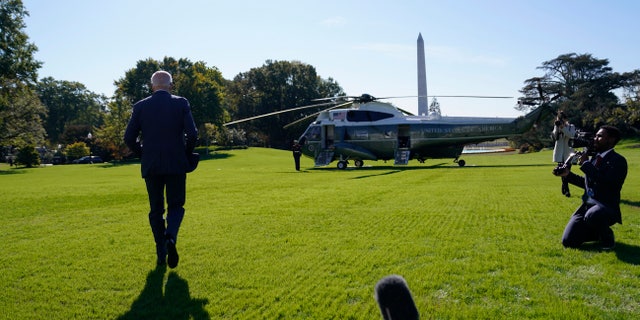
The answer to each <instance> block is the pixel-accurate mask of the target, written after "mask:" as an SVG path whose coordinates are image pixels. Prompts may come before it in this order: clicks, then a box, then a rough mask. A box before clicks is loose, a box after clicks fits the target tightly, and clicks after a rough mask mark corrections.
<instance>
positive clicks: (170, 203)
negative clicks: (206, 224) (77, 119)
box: [124, 71, 198, 268]
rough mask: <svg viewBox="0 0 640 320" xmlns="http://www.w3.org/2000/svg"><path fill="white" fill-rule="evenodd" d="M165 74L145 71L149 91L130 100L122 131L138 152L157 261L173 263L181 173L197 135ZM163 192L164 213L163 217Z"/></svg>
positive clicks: (181, 203) (182, 188) (179, 214)
mask: <svg viewBox="0 0 640 320" xmlns="http://www.w3.org/2000/svg"><path fill="white" fill-rule="evenodd" d="M172 86H173V83H172V78H171V74H169V73H168V72H166V71H157V72H155V73H154V74H153V75H152V76H151V87H152V90H153V95H151V96H149V97H147V98H145V99H142V100H140V101H138V102H137V103H136V104H134V105H133V113H132V114H131V119H130V120H129V124H128V125H127V129H126V131H125V134H124V141H125V143H126V144H127V146H128V147H129V149H130V150H131V151H133V152H134V153H135V154H137V155H140V157H141V172H142V178H144V180H145V183H146V186H147V193H148V195H149V204H150V207H151V210H150V211H149V223H150V225H151V231H152V232H153V238H154V240H155V243H156V254H157V256H158V259H157V263H158V264H159V265H163V264H165V263H168V265H169V267H170V268H175V267H176V266H177V265H178V260H179V257H178V251H177V249H176V241H177V239H178V231H179V230H180V224H181V223H182V218H183V217H184V208H183V206H184V203H185V197H186V176H187V175H186V172H187V171H188V167H189V163H188V161H187V154H191V153H192V152H193V149H194V148H195V144H196V140H197V139H198V131H197V130H196V126H195V123H194V121H193V116H192V115H191V108H190V106H189V101H187V99H185V98H183V97H179V96H174V95H172V94H171V93H170V90H171V88H172ZM165 192H166V201H167V217H166V224H165V219H164V217H163V215H164V212H165V209H164V201H165V200H164V199H165V198H164V195H165Z"/></svg>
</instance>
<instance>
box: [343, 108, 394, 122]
mask: <svg viewBox="0 0 640 320" xmlns="http://www.w3.org/2000/svg"><path fill="white" fill-rule="evenodd" d="M392 117H393V115H392V114H389V113H384V112H378V111H367V110H351V111H349V112H348V113H347V121H350V122H365V121H378V120H382V119H387V118H392Z"/></svg>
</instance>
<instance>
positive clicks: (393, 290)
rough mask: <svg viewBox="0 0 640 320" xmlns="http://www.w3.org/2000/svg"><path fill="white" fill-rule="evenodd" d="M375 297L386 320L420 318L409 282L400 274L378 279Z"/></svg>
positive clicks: (412, 319)
mask: <svg viewBox="0 0 640 320" xmlns="http://www.w3.org/2000/svg"><path fill="white" fill-rule="evenodd" d="M375 298H376V301H378V306H379V307H380V312H381V313H382V318H383V319H384V320H417V319H420V315H419V314H418V309H417V308H416V305H415V303H414V302H413V297H412V296H411V291H409V287H408V286H407V282H406V281H405V280H404V278H403V277H401V276H399V275H390V276H387V277H384V278H382V279H381V280H380V281H378V283H377V284H376V286H375Z"/></svg>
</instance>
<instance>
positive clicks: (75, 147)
mask: <svg viewBox="0 0 640 320" xmlns="http://www.w3.org/2000/svg"><path fill="white" fill-rule="evenodd" d="M66 150H67V157H68V158H69V159H70V160H75V159H79V158H82V157H84V156H88V155H89V154H90V153H91V149H89V147H88V146H87V144H86V143H84V142H82V141H80V142H75V143H72V144H70V145H68V146H67V148H66Z"/></svg>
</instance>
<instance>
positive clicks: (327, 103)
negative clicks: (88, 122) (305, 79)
mask: <svg viewBox="0 0 640 320" xmlns="http://www.w3.org/2000/svg"><path fill="white" fill-rule="evenodd" d="M334 104H335V103H333V102H325V103H316V104H310V105H306V106H301V107H295V108H290V109H285V110H278V111H274V112H270V113H265V114H261V115H257V116H253V117H249V118H244V119H239V120H235V121H230V122H227V123H225V124H223V126H230V125H232V124H236V123H241V122H245V121H251V120H255V119H260V118H264V117H270V116H274V115H277V114H281V113H285V112H290V111H296V110H302V109H308V108H313V107H323V106H328V105H334Z"/></svg>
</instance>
